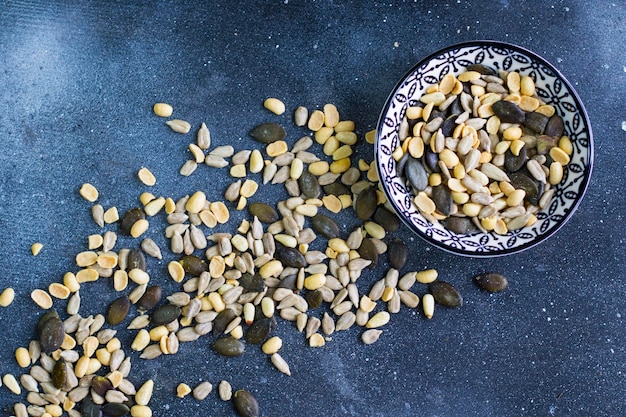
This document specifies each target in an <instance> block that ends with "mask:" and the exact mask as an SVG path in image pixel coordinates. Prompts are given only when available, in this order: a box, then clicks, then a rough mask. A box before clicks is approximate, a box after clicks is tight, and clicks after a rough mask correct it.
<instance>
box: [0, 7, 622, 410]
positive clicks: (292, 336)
mask: <svg viewBox="0 0 626 417" xmlns="http://www.w3.org/2000/svg"><path fill="white" fill-rule="evenodd" d="M624 21H626V5H625V4H624V2H623V1H615V0H614V1H611V0H598V1H594V2H589V1H577V0H565V1H551V2H546V1H506V0H501V1H476V0H473V1H466V0H458V1H456V0H455V1H449V2H437V1H411V2H369V1H363V2H348V1H332V0H318V1H296V0H288V1H287V0H284V1H246V2H235V1H221V2H220V1H216V2H195V1H185V2H182V1H181V2H176V1H171V2H161V1H151V2H147V1H141V2H127V1H101V0H94V1H86V2H69V1H68V2H65V1H58V0H54V1H23V0H16V1H4V2H2V5H1V6H0V27H2V30H1V31H0V65H1V71H0V212H1V216H0V236H2V238H1V239H0V254H2V256H0V271H1V272H0V289H3V288H5V287H9V286H11V287H13V288H15V290H16V293H17V295H16V300H15V302H14V303H13V304H12V305H11V306H10V307H8V308H0V335H1V338H2V349H0V373H2V374H5V373H12V374H14V375H19V374H20V373H21V372H22V371H21V370H20V369H18V367H17V364H16V363H15V359H14V356H13V352H14V351H15V349H16V348H17V347H18V346H25V345H27V343H28V341H29V340H30V339H31V338H32V337H34V326H35V323H36V321H37V318H38V316H39V315H40V314H41V311H40V310H39V309H38V308H36V306H35V305H34V304H33V302H32V301H31V300H30V297H29V294H30V292H31V291H32V290H33V289H34V288H46V287H47V286H48V284H49V283H51V282H55V281H59V280H61V279H62V276H63V274H64V273H65V272H66V271H75V270H76V267H75V265H74V255H75V254H76V253H77V252H79V251H81V250H84V249H85V248H86V236H87V235H88V234H92V233H100V232H102V230H101V229H99V228H98V227H97V226H95V225H94V223H93V221H92V220H91V216H90V204H89V203H87V202H86V201H84V200H82V199H81V198H80V196H79V195H78V189H79V187H80V185H81V184H82V183H83V182H90V183H92V184H94V185H96V186H97V188H98V189H99V190H100V196H101V197H100V200H99V201H100V203H101V204H103V205H104V206H105V207H110V206H113V205H115V206H117V207H118V208H119V210H120V211H121V212H123V211H125V210H127V209H128V208H130V207H133V206H134V205H136V204H138V201H137V197H138V195H139V194H140V193H141V192H142V191H145V190H146V187H145V186H143V185H142V184H141V183H139V181H138V180H137V178H136V172H137V170H138V169H139V168H140V167H142V166H147V167H149V168H150V169H151V170H152V171H153V172H154V173H155V175H156V176H157V179H158V184H157V185H156V186H155V187H153V188H152V189H151V190H150V191H151V192H153V193H154V194H157V195H165V196H172V197H174V198H178V197H181V196H183V195H185V194H189V193H192V192H194V191H195V190H198V189H201V190H205V191H206V192H207V193H208V195H209V198H211V199H213V200H218V199H221V196H222V194H223V190H224V189H225V187H226V186H227V184H228V183H229V178H228V175H227V171H226V170H221V171H218V170H215V169H208V168H207V167H206V166H200V167H199V168H198V170H197V171H196V172H195V173H194V174H193V175H192V176H191V177H189V178H183V177H181V176H179V175H178V170H179V168H180V166H181V165H182V164H183V163H184V161H185V160H187V159H188V158H189V153H188V151H187V146H188V144H189V143H190V142H192V141H193V140H194V137H193V136H192V135H191V134H190V135H187V136H181V135H176V134H174V133H172V132H171V131H169V129H168V128H166V126H165V125H164V124H163V120H162V119H159V118H157V117H156V116H154V115H153V114H152V113H151V106H152V104H153V103H154V102H156V101H166V102H169V103H171V104H172V105H173V106H174V108H175V116H176V117H180V118H183V119H186V120H188V121H190V122H191V123H192V125H193V130H194V131H195V130H196V129H197V128H198V126H199V124H200V123H201V122H202V121H204V122H206V123H207V125H208V126H209V128H210V129H211V132H212V135H213V143H214V144H215V145H219V144H230V145H233V146H234V147H235V149H237V150H241V149H249V148H251V147H254V146H257V145H256V144H255V143H253V142H252V141H251V139H250V138H249V136H248V134H247V133H248V131H249V130H250V129H251V128H252V127H254V126H255V125H257V124H259V123H261V122H265V121H276V122H279V123H281V124H283V125H285V126H286V128H287V131H288V141H290V143H293V141H295V140H296V139H297V138H299V137H300V136H301V135H303V134H305V133H306V132H305V131H304V130H301V129H297V128H295V127H294V125H293V123H292V122H291V120H290V115H291V113H292V111H293V110H294V109H295V108H296V107H297V106H298V105H304V106H307V107H308V108H309V109H314V108H320V107H322V106H323V105H324V104H325V103H327V102H332V103H335V104H336V105H337V107H338V108H339V110H340V113H341V115H342V116H343V118H346V119H351V120H354V121H355V123H356V125H357V129H358V132H359V134H360V135H363V134H364V133H365V132H366V131H368V130H370V129H372V128H374V127H375V124H376V122H377V118H378V113H379V111H380V109H381V108H382V106H383V104H384V102H385V100H386V98H387V95H388V94H389V92H390V91H391V89H392V88H393V87H394V85H395V84H396V82H397V81H398V80H399V79H400V78H401V77H402V76H403V74H404V73H405V72H406V71H407V70H408V69H409V68H410V67H411V66H413V65H414V64H415V63H416V62H417V61H418V60H419V59H420V58H422V57H424V56H426V55H428V54H430V53H432V52H434V51H436V50H437V49H439V48H441V47H444V46H447V45H449V44H452V43H455V42H459V41H467V40H473V39H494V40H500V41H507V42H512V43H516V44H518V45H521V46H523V47H526V48H529V49H531V50H533V51H535V52H536V53H538V54H540V55H542V56H543V57H545V58H546V59H547V60H549V61H551V62H552V63H554V64H555V65H556V66H557V67H558V68H559V69H560V70H561V72H562V73H563V74H564V75H565V76H566V77H567V78H568V79H569V80H570V82H572V84H573V85H574V87H575V88H576V89H577V91H578V93H579V95H580V96H581V98H582V100H583V102H584V103H585V105H586V107H587V110H588V111H589V115H590V118H591V122H592V125H593V129H594V134H595V151H596V153H595V155H596V159H595V168H594V171H593V178H592V181H591V185H590V187H589V190H588V192H587V196H586V198H585V199H584V201H583V202H582V204H581V206H580V207H579V209H578V211H577V212H576V214H575V215H574V216H573V218H572V219H571V221H570V222H569V223H568V224H567V225H566V226H565V227H564V228H563V229H561V230H560V231H559V232H558V234H557V235H556V236H554V237H552V238H550V239H549V240H547V241H546V242H544V243H543V244H541V245H540V246H538V247H536V248H533V249H530V250H528V251H526V252H524V253H522V254H520V255H516V256H510V257H506V258H498V259H483V260H479V259H469V258H464V257H458V256H454V255H451V254H447V253H444V252H442V251H440V250H438V249H434V248H432V247H430V246H429V245H428V244H426V243H424V242H422V241H421V240H420V239H419V238H417V237H414V236H412V235H410V233H409V231H408V230H407V229H401V230H400V231H399V232H397V233H395V234H394V236H398V237H401V238H403V239H404V240H405V241H406V242H407V243H408V244H409V245H410V247H411V250H410V253H411V255H410V261H409V264H408V265H407V266H406V267H405V269H406V270H407V271H408V270H411V269H413V270H417V269H424V268H436V269H438V270H439V272H440V276H441V277H445V279H446V280H447V281H450V282H452V283H453V284H454V285H455V286H457V287H458V288H459V289H460V291H461V292H462V293H463V295H464V297H465V301H466V304H465V306H464V307H463V308H461V309H459V310H446V309H444V308H439V309H438V310H437V311H436V314H435V317H434V318H433V319H432V320H430V321H427V320H426V319H425V318H424V317H423V315H422V314H421V313H420V312H419V311H410V310H409V309H407V308H406V307H404V308H403V309H402V311H401V312H400V313H399V314H397V315H394V316H393V317H392V321H391V323H390V324H388V325H387V326H385V329H384V333H383V335H382V337H381V339H380V340H379V342H378V343H377V344H375V345H372V346H365V345H363V344H362V343H361V342H360V333H361V330H359V329H356V328H353V329H351V330H349V331H347V332H342V333H340V334H335V335H333V336H332V341H331V342H329V343H327V344H326V346H325V347H324V348H322V349H310V348H308V347H307V346H306V344H305V341H304V338H303V336H302V335H301V334H299V333H297V331H296V330H295V328H294V326H293V325H292V324H290V323H286V322H282V321H281V322H280V325H279V328H278V330H277V334H278V335H280V336H281V337H282V338H283V339H284V347H283V350H282V354H283V357H284V358H285V359H286V360H287V361H288V362H289V363H290V365H291V369H292V372H293V376H292V377H291V378H289V377H286V376H284V375H282V374H280V373H279V372H277V371H276V370H275V369H274V368H273V367H272V365H271V364H270V363H269V361H268V358H267V357H266V356H265V355H264V354H263V353H262V352H260V350H259V349H258V348H256V347H254V346H249V348H248V350H247V352H246V353H245V355H243V356H242V357H239V358H231V359H224V358H222V357H218V356H216V355H215V354H214V353H212V352H211V351H210V349H209V342H210V340H212V336H211V337H206V338H201V339H200V340H199V341H197V342H195V343H193V344H187V345H184V346H182V347H181V349H180V352H179V353H178V354H177V355H175V356H168V357H161V358H159V359H158V360H156V361H153V362H145V361H141V360H139V359H138V358H137V357H136V355H134V354H133V364H134V366H133V372H132V374H131V376H130V379H131V380H132V381H133V382H135V383H137V384H139V383H141V382H143V381H144V380H145V379H147V378H152V379H154V380H155V381H156V387H155V393H154V398H153V400H152V401H151V407H152V409H153V410H154V415H155V416H193V415H203V416H229V415H234V411H233V409H232V405H231V404H230V403H224V402H222V401H220V400H219V399H218V398H217V396H216V394H215V392H214V393H213V394H211V395H210V396H209V398H207V399H206V400H205V401H203V402H201V403H200V402H197V401H195V400H193V399H192V398H186V399H182V400H181V399H178V398H176V396H175V387H176V385H177V384H178V383H180V382H186V383H187V384H189V385H191V386H195V385H196V384H198V383H199V382H200V381H203V380H208V381H210V382H212V383H213V384H214V385H215V386H216V385H217V383H218V382H219V381H220V380H222V379H226V380H228V381H230V382H231V383H232V385H233V387H234V388H235V389H238V388H247V389H248V390H250V391H252V392H253V393H254V394H255V395H256V397H257V398H258V400H259V402H260V404H261V407H262V411H263V415H264V416H314V415H326V416H428V417H434V416H496V417H503V416H623V415H626V405H625V401H624V399H625V398H626V375H625V373H626V365H625V364H626V351H625V342H624V336H625V335H626V330H625V327H624V326H625V323H624V316H625V315H626V304H625V301H624V294H625V292H626V281H625V278H626V277H625V273H624V271H625V270H626V256H625V254H624V240H625V239H626V227H625V226H626V222H625V219H624V207H625V206H626V204H625V203H626V198H625V197H624V190H625V189H626V179H625V178H626V176H625V174H624V172H625V170H626V162H624V161H625V158H624V155H625V154H626V132H625V131H624V130H625V129H626V127H624V121H625V120H626V107H625V106H624V96H625V93H626V60H625V54H624V44H625V43H626V31H625V26H624ZM268 96H275V97H279V98H280V99H282V100H283V101H284V102H285V103H286V105H287V108H288V112H287V113H286V114H285V115H283V116H275V115H273V114H270V113H268V112H267V111H266V110H264V109H263V108H262V101H263V99H265V98H266V97H268ZM357 157H361V158H364V159H366V160H371V158H372V153H371V148H369V147H368V146H367V145H366V144H365V143H363V144H361V145H359V147H358V148H357ZM270 190H271V191H269V192H268V191H267V189H264V191H263V192H262V193H259V194H258V195H257V196H255V197H254V200H260V201H266V202H273V201H275V200H276V199H277V198H282V197H281V195H282V194H281V193H282V190H281V189H280V187H274V188H271V189H270ZM243 216H244V213H236V212H234V210H233V215H232V217H233V221H235V222H236V221H238V220H240V219H242V218H243ZM161 220H162V219H161ZM161 220H154V222H153V227H152V228H151V229H150V230H149V232H148V234H147V235H148V236H149V237H152V238H153V239H154V240H155V241H157V242H158V243H159V244H161V245H163V247H165V245H166V244H167V242H166V240H165V238H164V237H163V236H162V225H163V222H162V221H161ZM340 223H341V225H342V227H344V228H345V230H349V228H350V227H351V225H352V224H354V220H353V219H352V218H350V216H349V215H348V214H346V215H344V216H343V217H342V218H341V219H340ZM108 229H110V230H114V229H115V228H114V227H109V228H108ZM108 229H107V230H108ZM218 230H220V231H226V230H232V227H230V228H229V227H226V226H223V227H221V228H218ZM36 241H39V242H42V243H43V244H44V248H43V251H42V252H41V254H40V255H39V256H37V257H33V256H32V255H31V254H30V245H31V244H32V243H33V242H36ZM137 244H138V243H137V242H136V241H132V240H131V239H120V241H119V242H118V246H117V248H121V247H134V246H136V245H137ZM170 259H172V255H170V254H168V255H166V258H165V259H164V260H163V261H160V262H159V261H157V260H155V259H150V260H149V268H150V271H151V275H152V276H153V281H154V282H157V283H160V284H162V285H163V286H164V288H165V290H166V292H172V291H175V290H177V288H178V287H177V285H176V284H174V283H173V282H171V280H169V278H168V277H167V273H166V265H167V261H168V260H170ZM489 270H497V271H500V272H502V273H504V274H505V275H507V276H508V277H509V280H510V288H509V289H508V291H506V292H505V293H502V294H497V295H488V294H486V293H484V292H481V291H479V290H478V289H477V288H475V287H474V286H473V284H472V283H471V277H472V276H473V275H475V274H477V273H480V272H484V271H489ZM384 272H385V266H384V265H381V266H380V267H379V268H377V269H376V270H375V271H373V272H370V273H368V274H365V275H364V276H363V277H362V278H361V279H360V281H359V285H360V286H361V288H362V291H367V290H369V287H370V286H371V284H372V283H373V282H374V281H375V280H376V279H379V278H380V277H381V276H383V275H384ZM416 291H417V292H419V293H422V292H423V291H424V289H423V288H418V287H416ZM81 294H82V296H83V306H82V307H81V311H80V312H81V314H82V315H84V316H86V315H89V314H97V313H103V312H104V311H105V309H106V306H107V305H108V303H109V302H110V301H111V300H112V299H113V298H114V297H115V295H114V291H113V290H112V285H111V283H110V281H107V280H105V279H102V280H100V281H98V282H97V283H94V284H91V285H85V286H84V288H81ZM55 306H56V307H57V308H59V310H60V311H61V312H62V315H63V316H65V313H64V308H65V302H63V301H55ZM133 314H135V313H134V312H133ZM127 322H128V320H127ZM123 328H124V326H119V329H120V332H119V337H120V339H121V340H122V341H123V343H124V344H125V346H128V345H129V343H130V341H131V340H132V337H133V335H132V334H131V333H130V332H126V331H122V329H123ZM127 350H128V348H127ZM24 397H25V396H24V395H20V396H16V395H13V394H12V393H10V392H9V391H8V390H7V389H6V387H4V386H3V387H1V388H0V410H2V411H1V412H0V413H1V414H3V415H10V414H11V411H10V410H11V409H12V405H13V404H14V403H15V402H17V401H22V400H23V398H24Z"/></svg>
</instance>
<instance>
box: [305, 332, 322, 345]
mask: <svg viewBox="0 0 626 417" xmlns="http://www.w3.org/2000/svg"><path fill="white" fill-rule="evenodd" d="M325 344H326V340H324V336H322V335H321V334H319V333H314V334H313V335H311V337H309V346H310V347H322V346H324V345H325Z"/></svg>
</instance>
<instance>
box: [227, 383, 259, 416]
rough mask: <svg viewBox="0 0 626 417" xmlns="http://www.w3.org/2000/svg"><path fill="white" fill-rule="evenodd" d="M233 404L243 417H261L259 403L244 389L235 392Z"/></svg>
mask: <svg viewBox="0 0 626 417" xmlns="http://www.w3.org/2000/svg"><path fill="white" fill-rule="evenodd" d="M233 404H234V406H235V410H237V413H238V414H239V415H240V416H241V417H259V416H260V415H261V410H260V408H259V403H258V401H257V400H256V398H254V396H253V395H252V394H251V393H250V392H249V391H246V390H243V389H240V390H237V391H235V393H234V394H233Z"/></svg>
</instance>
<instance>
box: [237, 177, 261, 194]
mask: <svg viewBox="0 0 626 417" xmlns="http://www.w3.org/2000/svg"><path fill="white" fill-rule="evenodd" d="M258 189H259V184H257V182H256V181H254V180H245V181H244V183H243V185H242V186H241V189H240V190H239V194H241V195H242V196H244V197H246V198H250V197H252V196H253V195H254V194H255V193H256V192H257V190H258Z"/></svg>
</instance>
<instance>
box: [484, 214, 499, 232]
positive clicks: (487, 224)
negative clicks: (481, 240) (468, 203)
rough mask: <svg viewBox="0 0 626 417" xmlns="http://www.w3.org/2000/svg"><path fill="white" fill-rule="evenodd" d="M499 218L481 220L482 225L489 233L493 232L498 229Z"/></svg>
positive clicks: (491, 217)
mask: <svg viewBox="0 0 626 417" xmlns="http://www.w3.org/2000/svg"><path fill="white" fill-rule="evenodd" d="M497 221H498V218H497V217H496V216H489V217H483V218H482V219H480V225H481V226H482V227H483V228H484V229H485V230H487V231H492V230H493V229H495V227H496V222H497Z"/></svg>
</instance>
